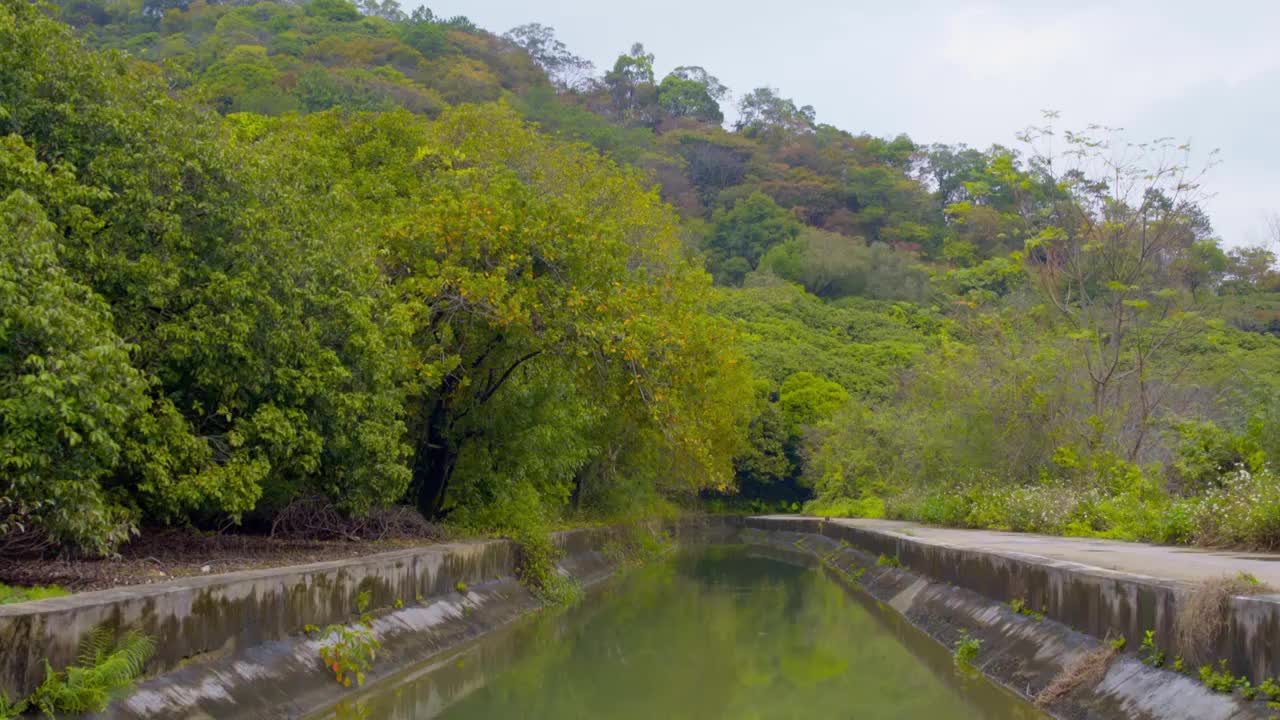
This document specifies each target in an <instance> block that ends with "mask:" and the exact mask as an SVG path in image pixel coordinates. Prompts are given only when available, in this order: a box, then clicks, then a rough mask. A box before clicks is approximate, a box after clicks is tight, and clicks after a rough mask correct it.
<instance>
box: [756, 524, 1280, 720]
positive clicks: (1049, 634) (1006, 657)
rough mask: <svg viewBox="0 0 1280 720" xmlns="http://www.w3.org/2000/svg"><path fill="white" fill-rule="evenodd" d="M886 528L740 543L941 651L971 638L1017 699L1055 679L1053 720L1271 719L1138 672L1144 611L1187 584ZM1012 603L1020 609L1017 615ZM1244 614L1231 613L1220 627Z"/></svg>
mask: <svg viewBox="0 0 1280 720" xmlns="http://www.w3.org/2000/svg"><path fill="white" fill-rule="evenodd" d="M893 527H894V526H892V525H886V524H879V525H877V526H876V527H868V526H865V525H863V524H862V523H859V522H840V521H823V520H821V519H817V518H797V517H784V516H780V517H761V518H748V519H747V520H746V527H745V528H744V530H743V531H742V532H741V533H740V535H739V537H740V539H741V540H742V541H743V542H746V543H748V544H751V545H756V546H758V547H760V548H762V549H763V550H766V551H768V552H769V553H770V554H771V555H773V556H775V557H777V558H779V559H783V560H785V559H787V558H791V559H792V560H793V561H798V562H799V561H804V558H806V557H807V558H809V559H810V561H811V562H816V563H818V564H820V565H822V566H823V567H824V568H825V569H826V571H827V573H828V575H829V576H830V577H831V578H832V579H833V580H835V581H837V582H841V583H842V584H845V585H847V586H849V587H851V588H854V587H856V588H858V589H860V591H862V592H865V593H867V594H869V595H870V596H871V597H873V598H875V599H876V600H877V601H879V603H881V606H882V608H883V609H884V610H885V611H886V612H893V613H895V614H897V615H899V616H901V617H904V618H905V619H906V620H908V621H909V622H910V623H911V624H912V625H914V626H915V627H916V628H918V629H919V630H921V631H923V632H925V633H927V634H928V635H929V636H930V637H932V638H934V639H935V640H937V641H938V642H940V643H942V644H943V645H945V646H947V647H954V646H955V644H956V642H957V641H958V640H959V639H960V638H961V636H962V634H964V635H967V636H968V637H972V638H974V639H976V640H978V641H979V642H980V643H981V645H980V650H979V651H978V654H977V656H976V657H975V658H974V659H973V660H972V665H973V667H974V668H975V669H977V670H978V671H980V672H982V673H983V674H984V675H986V676H987V677H989V678H991V679H992V680H994V681H996V682H999V683H1000V684H1002V685H1004V686H1005V687H1006V688H1007V689H1009V690H1010V691H1011V692H1013V693H1015V694H1017V695H1019V696H1022V697H1024V698H1027V699H1034V698H1037V696H1039V695H1041V693H1042V692H1044V691H1045V690H1046V688H1049V687H1050V686H1051V685H1054V684H1055V682H1056V683H1058V690H1059V691H1060V692H1058V693H1055V697H1054V699H1053V701H1052V702H1048V703H1046V707H1045V709H1046V711H1047V712H1048V713H1050V714H1051V715H1053V716H1054V717H1059V718H1073V719H1074V718H1138V719H1141V720H1170V719H1174V718H1185V719H1186V720H1227V719H1228V718H1232V719H1235V720H1244V719H1246V718H1269V717H1272V715H1273V713H1272V712H1271V711H1270V710H1269V709H1268V708H1267V707H1266V704H1265V703H1264V702H1263V701H1262V700H1254V701H1252V702H1249V701H1245V700H1244V699H1243V698H1242V697H1240V696H1238V695H1236V696H1233V695H1230V694H1224V693H1215V692H1212V691H1210V690H1209V689H1207V688H1205V687H1204V686H1203V685H1201V684H1200V682H1199V681H1198V680H1195V679H1192V678H1191V677H1188V676H1186V675H1184V674H1179V673H1176V672H1173V671H1171V670H1168V669H1159V668H1155V667H1151V666H1149V665H1146V664H1144V663H1143V662H1141V660H1139V658H1138V657H1137V655H1136V654H1135V653H1134V652H1133V651H1134V650H1136V649H1137V648H1138V644H1139V642H1140V641H1141V639H1142V638H1143V636H1144V634H1145V631H1146V630H1147V629H1151V628H1152V627H1154V626H1152V625H1150V624H1147V623H1148V621H1149V620H1151V621H1154V618H1155V617H1156V615H1155V611H1154V610H1153V608H1154V607H1156V605H1157V604H1158V603H1162V604H1161V605H1160V607H1161V610H1160V612H1162V613H1165V614H1171V613H1173V614H1176V612H1177V607H1178V601H1179V599H1180V598H1181V596H1180V595H1179V593H1181V592H1190V589H1191V588H1190V586H1188V587H1185V588H1184V587H1178V586H1177V585H1178V584H1177V583H1173V582H1170V583H1168V584H1169V586H1170V587H1169V588H1166V589H1167V590H1168V594H1167V595H1166V594H1164V593H1163V592H1162V591H1161V588H1162V587H1163V585H1162V583H1161V582H1160V581H1156V580H1155V579H1154V578H1149V577H1141V576H1132V575H1126V574H1124V573H1120V572H1117V571H1112V570H1107V569H1103V568H1097V567H1092V566H1086V565H1082V564H1079V563H1071V562H1068V561H1063V560H1056V559H1052V558H1046V557H1042V556H1036V555H1031V554H1014V553H1005V552H989V551H986V550H983V549H981V548H977V547H956V546H954V545H948V544H944V543H941V542H938V541H934V540H930V539H926V538H923V537H918V536H913V535H912V534H909V533H912V532H914V531H913V530H912V529H910V528H905V527H898V528H896V529H890V528H893ZM882 558H883V560H882ZM1153 582H1154V583H1155V584H1154V585H1152V583H1153ZM1240 600H1250V601H1254V602H1255V603H1264V602H1276V601H1278V600H1280V598H1274V597H1272V598H1271V599H1270V600H1269V601H1268V599H1267V598H1266V597H1264V596H1255V597H1253V598H1241V599H1240ZM1015 601H1017V603H1018V606H1019V607H1025V608H1026V610H1025V611H1024V612H1021V613H1019V612H1015V610H1014V608H1013V604H1014V603H1015ZM1250 606H1252V604H1251V605H1250ZM1039 616H1042V617H1039ZM1251 617H1253V616H1252V615H1246V616H1243V617H1234V616H1233V617H1232V619H1230V620H1229V622H1228V624H1232V623H1236V624H1239V623H1241V622H1248V620H1249V619H1250V618H1251ZM1260 631H1261V630H1260ZM1120 637H1124V638H1126V641H1127V642H1126V650H1127V651H1128V652H1118V653H1116V652H1109V650H1110V648H1111V641H1112V640H1116V639H1118V638H1120ZM1157 637H1160V636H1159V635H1157ZM1275 639H1277V638H1273V641H1274V640H1275ZM1161 642H1163V640H1161ZM1166 656H1167V661H1168V662H1172V660H1173V658H1174V655H1173V654H1172V653H1170V652H1167V651H1166ZM1071 676H1078V677H1077V682H1073V683H1064V682H1062V681H1064V680H1065V679H1067V678H1068V677H1071Z"/></svg>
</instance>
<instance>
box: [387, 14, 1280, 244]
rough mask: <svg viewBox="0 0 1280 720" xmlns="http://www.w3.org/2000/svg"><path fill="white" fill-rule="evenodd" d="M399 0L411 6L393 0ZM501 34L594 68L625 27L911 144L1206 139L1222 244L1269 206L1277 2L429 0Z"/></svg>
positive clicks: (1277, 168)
mask: <svg viewBox="0 0 1280 720" xmlns="http://www.w3.org/2000/svg"><path fill="white" fill-rule="evenodd" d="M406 6H410V7H412V4H411V3H406ZM428 6H429V7H430V8H431V9H432V10H433V11H434V12H435V13H436V14H437V15H445V16H452V15H459V14H461V15H466V16H468V17H469V18H471V20H473V21H474V22H475V23H476V24H478V25H479V26H481V27H483V28H485V29H487V30H491V31H494V32H499V33H501V32H504V31H506V30H508V29H510V28H512V27H514V26H516V25H521V24H524V23H528V22H540V23H542V24H544V25H550V26H552V27H554V28H555V29H556V34H557V36H558V37H559V38H560V40H562V41H563V42H564V43H565V44H566V45H567V46H568V47H569V49H570V50H571V51H572V52H574V53H576V54H578V55H580V56H583V57H585V58H587V59H589V60H591V61H593V62H594V63H595V64H596V66H597V68H598V69H602V68H607V67H610V66H612V64H613V60H614V59H615V58H616V57H617V56H618V54H619V53H620V52H622V51H623V50H626V49H627V48H629V47H630V46H631V44H632V43H633V42H637V41H639V42H643V43H644V44H645V47H646V48H647V49H648V51H649V52H652V53H654V54H655V55H656V62H655V69H656V70H657V71H658V77H659V78H661V77H662V75H663V74H665V73H666V72H667V71H669V70H671V69H672V68H674V67H676V66H679V65H701V66H702V67H705V68H706V69H707V70H708V71H709V72H710V73H711V74H713V75H715V76H717V77H718V78H720V80H721V81H722V82H723V83H724V84H726V85H727V86H729V88H730V89H731V90H732V91H733V92H734V93H735V95H737V96H741V95H742V94H745V93H746V92H749V91H750V90H751V89H752V88H756V87H761V86H770V87H774V88H777V89H778V90H779V91H780V92H781V94H782V95H783V96H785V97H790V98H792V99H794V100H795V101H796V103H797V104H798V105H813V106H814V108H815V109H816V110H817V117H818V121H819V122H823V123H829V124H831V125H835V126H836V127H839V128H842V129H845V130H849V131H851V132H855V133H859V132H867V133H871V134H873V135H880V136H894V135H897V134H899V133H906V134H908V135H910V136H911V138H912V139H913V140H915V141H916V142H918V143H934V142H943V143H964V144H966V145H969V146H971V147H978V148H985V147H987V146H989V145H991V144H992V143H1001V144H1004V145H1009V146H1016V145H1017V140H1016V134H1017V132H1018V131H1019V130H1020V129H1022V128H1025V127H1027V126H1028V125H1032V124H1036V123H1039V122H1040V112H1041V110H1044V109H1054V110H1057V111H1059V112H1060V113H1061V117H1060V120H1059V121H1058V123H1059V126H1060V127H1062V128H1082V127H1084V126H1085V125H1088V124H1090V123H1098V124H1102V125H1107V126H1112V127H1120V128H1124V132H1125V137H1126V138H1129V139H1132V140H1134V141H1137V140H1145V139H1151V138H1156V137H1166V136H1168V137H1173V138H1176V139H1177V140H1178V141H1179V142H1183V141H1186V142H1190V143H1191V146H1192V148H1193V163H1196V164H1198V165H1203V164H1204V163H1205V162H1207V161H1208V160H1209V159H1210V156H1209V151H1211V150H1213V149H1217V150H1219V151H1220V152H1219V154H1218V155H1217V156H1216V158H1215V161H1216V164H1215V165H1214V166H1213V167H1212V168H1211V169H1210V171H1209V173H1208V174H1207V176H1206V178H1205V182H1204V188H1205V190H1206V191H1207V192H1208V193H1210V194H1211V195H1210V197H1208V199H1207V200H1206V201H1205V205H1206V206H1207V208H1208V209H1209V213H1210V216H1211V218H1212V219H1213V222H1214V226H1215V228H1216V230H1217V231H1218V234H1219V235H1220V236H1221V238H1222V239H1223V241H1224V243H1225V244H1226V245H1228V246H1232V247H1237V246H1242V245H1255V244H1261V243H1264V242H1267V240H1268V236H1267V233H1266V222H1265V220H1266V218H1267V217H1268V216H1269V215H1272V214H1275V213H1280V137H1278V135H1280V33H1277V29H1280V0H1218V1H1217V2H1205V1H1204V0H1196V1H1195V2H1190V1H1187V0H1162V1H1160V2H1155V1H1150V2H1148V1H1147V0H1111V1H1110V2H1096V1H1094V0H1075V1H1073V2H1062V1H1061V0H991V1H988V2H965V1H963V0H949V1H948V0H889V1H888V2H886V1H885V0H878V1H876V2H867V1H865V0H845V1H844V2H837V1H835V0H789V1H788V2H783V3H779V2H763V1H761V0H737V1H736V2H729V1H725V0H712V1H708V0H648V1H647V2H630V3H605V2H600V1H599V0H541V1H537V2H529V1H528V0H470V1H467V0H430V2H429V3H428Z"/></svg>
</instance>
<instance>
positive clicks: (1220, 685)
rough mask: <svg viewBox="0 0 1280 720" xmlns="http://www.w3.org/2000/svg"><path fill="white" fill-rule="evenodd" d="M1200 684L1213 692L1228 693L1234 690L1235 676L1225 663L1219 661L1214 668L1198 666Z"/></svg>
mask: <svg viewBox="0 0 1280 720" xmlns="http://www.w3.org/2000/svg"><path fill="white" fill-rule="evenodd" d="M1246 682H1247V681H1246ZM1200 683H1201V684H1203V685H1204V686H1205V687H1207V688H1209V689H1210V690H1213V691H1214V692H1220V693H1229V692H1231V691H1232V690H1234V689H1235V688H1236V676H1235V675H1233V674H1232V673H1231V670H1230V669H1229V668H1228V667H1227V661H1226V660H1225V659H1220V660H1218V665H1217V666H1216V667H1215V666H1213V665H1201V666H1200Z"/></svg>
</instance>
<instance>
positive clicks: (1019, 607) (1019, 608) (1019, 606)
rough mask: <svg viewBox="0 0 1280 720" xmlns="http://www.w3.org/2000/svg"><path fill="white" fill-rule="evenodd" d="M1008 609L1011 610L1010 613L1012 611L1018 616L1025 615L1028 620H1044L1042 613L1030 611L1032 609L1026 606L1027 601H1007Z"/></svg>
mask: <svg viewBox="0 0 1280 720" xmlns="http://www.w3.org/2000/svg"><path fill="white" fill-rule="evenodd" d="M1009 609H1010V610H1012V611H1014V612H1015V613H1017V614H1019V615H1025V616H1027V617H1029V618H1031V619H1033V620H1043V619H1044V613H1038V612H1036V611H1035V610H1032V609H1031V608H1030V607H1029V606H1028V605H1027V601H1026V600H1023V599H1022V598H1014V599H1012V600H1010V601H1009Z"/></svg>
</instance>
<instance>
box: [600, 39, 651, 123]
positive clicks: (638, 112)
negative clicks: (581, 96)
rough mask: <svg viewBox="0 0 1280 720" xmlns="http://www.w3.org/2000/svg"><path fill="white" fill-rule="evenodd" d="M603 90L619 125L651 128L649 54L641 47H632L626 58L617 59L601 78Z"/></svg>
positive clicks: (623, 55) (639, 44)
mask: <svg viewBox="0 0 1280 720" xmlns="http://www.w3.org/2000/svg"><path fill="white" fill-rule="evenodd" d="M604 86H605V89H606V90H607V91H608V93H609V97H610V99H611V102H612V109H613V113H614V116H615V117H616V118H617V119H618V120H619V121H621V122H623V123H625V124H628V125H642V126H652V125H653V124H654V123H655V122H656V121H657V114H656V112H655V110H656V105H657V102H658V88H657V86H656V85H654V77H653V53H649V52H645V49H644V45H643V44H641V43H635V44H634V45H632V46H631V51H630V53H629V54H622V55H619V56H618V59H617V61H615V62H614V64H613V69H612V70H610V71H608V72H607V73H605V75H604Z"/></svg>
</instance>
